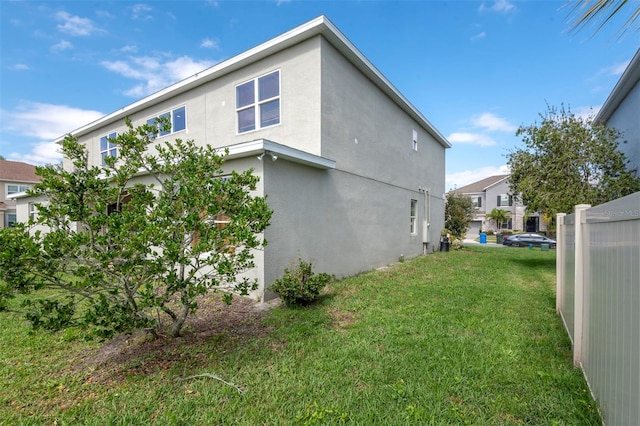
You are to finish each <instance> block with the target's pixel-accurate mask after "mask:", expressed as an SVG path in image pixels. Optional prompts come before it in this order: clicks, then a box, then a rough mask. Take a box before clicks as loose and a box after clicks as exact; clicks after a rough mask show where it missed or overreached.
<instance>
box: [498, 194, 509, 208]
mask: <svg viewBox="0 0 640 426" xmlns="http://www.w3.org/2000/svg"><path fill="white" fill-rule="evenodd" d="M496 204H497V206H498V207H509V206H512V205H513V197H512V196H511V195H509V194H500V195H498V200H497V203H496Z"/></svg>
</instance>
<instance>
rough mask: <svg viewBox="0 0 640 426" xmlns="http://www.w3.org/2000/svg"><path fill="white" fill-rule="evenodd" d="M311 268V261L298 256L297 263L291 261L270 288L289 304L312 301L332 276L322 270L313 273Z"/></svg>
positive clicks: (306, 303)
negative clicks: (282, 274)
mask: <svg viewBox="0 0 640 426" xmlns="http://www.w3.org/2000/svg"><path fill="white" fill-rule="evenodd" d="M312 269H313V266H312V264H311V262H305V261H304V260H302V259H300V258H298V262H297V264H296V263H295V262H293V263H292V265H291V266H290V267H289V268H287V269H285V270H284V276H283V277H282V278H279V279H277V280H276V281H275V282H274V283H273V284H272V285H271V290H273V291H274V292H275V293H276V294H277V295H278V296H280V298H282V300H284V302H285V303H286V304H287V305H289V306H292V305H308V304H310V303H312V302H314V301H315V300H316V299H317V298H318V295H319V294H320V290H322V288H323V287H324V286H326V285H327V284H329V283H330V282H331V281H332V280H333V276H332V275H329V274H327V273H324V272H322V273H319V274H314V273H313V271H312Z"/></svg>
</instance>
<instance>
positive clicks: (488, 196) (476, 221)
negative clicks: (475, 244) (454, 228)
mask: <svg viewBox="0 0 640 426" xmlns="http://www.w3.org/2000/svg"><path fill="white" fill-rule="evenodd" d="M508 179H509V175H496V176H489V177H487V178H484V179H482V180H479V181H477V182H473V183H470V184H469V185H465V186H463V187H460V188H457V189H454V190H453V192H456V193H458V194H463V195H468V196H469V197H471V200H472V201H473V204H474V206H475V208H476V213H475V216H474V218H473V220H472V221H471V223H470V224H469V231H468V234H469V235H470V236H474V237H475V236H477V235H478V233H479V232H480V230H482V231H499V229H497V226H496V223H495V222H494V221H493V220H491V219H487V218H486V215H487V214H488V213H490V212H491V210H493V209H495V208H498V209H500V210H505V211H507V212H509V220H508V221H506V222H505V223H503V224H502V230H510V231H516V230H517V231H525V232H538V231H541V230H544V229H545V224H544V223H543V221H542V219H541V217H540V215H539V214H538V213H531V214H527V213H526V206H525V205H523V204H522V202H521V201H520V200H519V199H518V197H514V196H513V195H512V194H511V193H510V191H509V183H508Z"/></svg>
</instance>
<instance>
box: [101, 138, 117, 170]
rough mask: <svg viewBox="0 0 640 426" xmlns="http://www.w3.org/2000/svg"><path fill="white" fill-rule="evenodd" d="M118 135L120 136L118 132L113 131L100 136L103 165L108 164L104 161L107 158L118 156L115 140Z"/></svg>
mask: <svg viewBox="0 0 640 426" xmlns="http://www.w3.org/2000/svg"><path fill="white" fill-rule="evenodd" d="M116 136H118V133H116V132H112V133H109V134H108V135H104V136H102V137H101V138H100V158H102V165H103V166H104V165H106V164H107V163H105V161H104V159H105V158H107V157H117V156H118V147H117V146H116V144H115V142H114V141H113V140H114V139H115V138H116Z"/></svg>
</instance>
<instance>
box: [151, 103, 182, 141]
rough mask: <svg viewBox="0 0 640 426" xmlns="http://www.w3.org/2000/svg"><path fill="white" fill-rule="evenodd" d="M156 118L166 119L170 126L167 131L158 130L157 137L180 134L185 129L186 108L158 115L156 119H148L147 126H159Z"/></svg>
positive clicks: (163, 129) (164, 129)
mask: <svg viewBox="0 0 640 426" xmlns="http://www.w3.org/2000/svg"><path fill="white" fill-rule="evenodd" d="M158 118H166V119H168V120H169V123H170V124H171V127H170V128H169V129H168V130H167V129H166V128H158V136H165V135H168V134H171V133H176V132H180V131H182V130H185V129H186V128H187V108H186V107H185V106H181V107H178V108H175V109H172V110H171V111H167V112H163V113H162V114H158V116H157V117H153V118H150V119H148V120H147V124H148V125H150V126H155V125H156V124H157V125H158V126H159V125H160V123H158Z"/></svg>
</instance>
